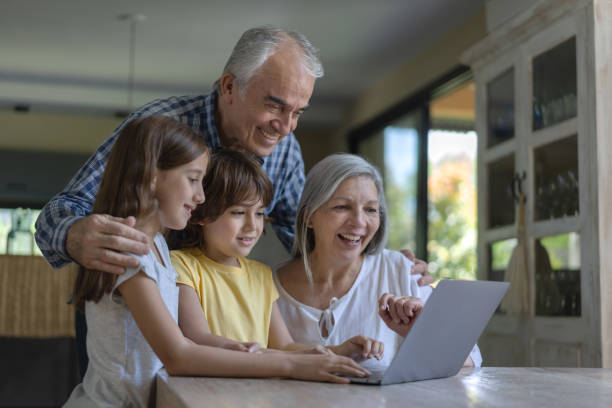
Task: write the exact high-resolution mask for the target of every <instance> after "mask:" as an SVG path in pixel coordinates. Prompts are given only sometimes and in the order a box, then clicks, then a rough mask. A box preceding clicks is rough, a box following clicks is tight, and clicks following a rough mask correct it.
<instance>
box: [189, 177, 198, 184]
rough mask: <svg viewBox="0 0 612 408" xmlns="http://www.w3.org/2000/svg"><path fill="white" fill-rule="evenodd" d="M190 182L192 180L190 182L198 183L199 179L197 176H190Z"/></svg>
mask: <svg viewBox="0 0 612 408" xmlns="http://www.w3.org/2000/svg"><path fill="white" fill-rule="evenodd" d="M189 182H190V183H197V182H198V179H197V178H190V179H189Z"/></svg>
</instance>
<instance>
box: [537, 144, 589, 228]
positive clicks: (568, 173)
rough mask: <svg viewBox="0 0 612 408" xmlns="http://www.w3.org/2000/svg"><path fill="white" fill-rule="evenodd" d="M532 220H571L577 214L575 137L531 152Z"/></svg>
mask: <svg viewBox="0 0 612 408" xmlns="http://www.w3.org/2000/svg"><path fill="white" fill-rule="evenodd" d="M533 166H534V174H535V185H534V188H535V214H534V219H535V221H543V220H548V219H552V218H562V217H574V216H577V215H578V212H579V204H578V203H579V199H578V197H579V184H578V137H577V136H576V135H573V136H570V137H567V138H565V139H561V140H558V141H556V142H552V143H549V144H546V145H544V146H540V147H538V148H537V149H535V150H534V154H533Z"/></svg>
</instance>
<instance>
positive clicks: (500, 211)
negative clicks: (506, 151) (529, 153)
mask: <svg viewBox="0 0 612 408" xmlns="http://www.w3.org/2000/svg"><path fill="white" fill-rule="evenodd" d="M487 167H488V169H487V174H488V178H489V180H488V193H487V196H488V197H487V208H488V212H489V217H488V218H489V219H488V228H496V227H503V226H507V225H512V224H514V197H513V195H512V187H513V184H512V183H513V179H514V154H510V155H508V156H505V157H502V158H501V159H499V160H496V161H494V162H491V163H489V164H488V165H487Z"/></svg>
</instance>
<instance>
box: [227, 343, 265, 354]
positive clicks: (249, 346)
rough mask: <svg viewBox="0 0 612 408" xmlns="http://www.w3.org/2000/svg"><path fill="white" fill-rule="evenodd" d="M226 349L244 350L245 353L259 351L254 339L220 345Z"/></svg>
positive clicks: (259, 348)
mask: <svg viewBox="0 0 612 408" xmlns="http://www.w3.org/2000/svg"><path fill="white" fill-rule="evenodd" d="M221 347H222V348H224V349H227V350H234V351H244V352H245V353H255V352H258V351H261V350H262V348H261V346H260V345H259V343H256V342H254V341H243V342H242V343H227V344H224V345H223V346H221Z"/></svg>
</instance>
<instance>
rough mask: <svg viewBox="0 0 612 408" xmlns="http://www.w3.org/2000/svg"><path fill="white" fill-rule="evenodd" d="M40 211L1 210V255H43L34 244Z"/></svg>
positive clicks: (21, 209)
mask: <svg viewBox="0 0 612 408" xmlns="http://www.w3.org/2000/svg"><path fill="white" fill-rule="evenodd" d="M38 214H40V210H33V209H29V208H28V209H23V208H0V255H42V254H41V252H40V249H38V246H37V245H36V243H35V242H34V223H35V222H36V218H37V217H38Z"/></svg>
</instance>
